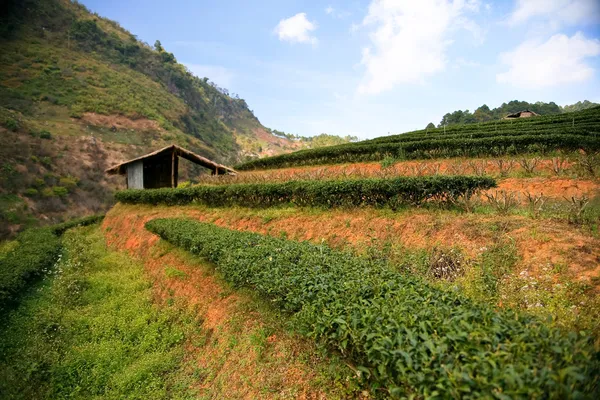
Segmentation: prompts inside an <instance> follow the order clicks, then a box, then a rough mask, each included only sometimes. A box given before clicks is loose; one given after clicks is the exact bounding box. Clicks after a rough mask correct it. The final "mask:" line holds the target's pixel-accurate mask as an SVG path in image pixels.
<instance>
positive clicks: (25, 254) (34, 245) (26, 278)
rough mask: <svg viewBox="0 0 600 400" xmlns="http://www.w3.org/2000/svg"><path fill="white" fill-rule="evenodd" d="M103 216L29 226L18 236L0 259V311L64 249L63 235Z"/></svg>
mask: <svg viewBox="0 0 600 400" xmlns="http://www.w3.org/2000/svg"><path fill="white" fill-rule="evenodd" d="M103 218H104V216H103V215H92V216H89V217H84V218H77V219H73V220H71V221H67V222H63V223H62V224H57V225H53V226H51V227H45V228H34V229H27V230H25V231H23V232H21V233H20V234H19V235H17V237H16V239H15V241H16V242H17V243H18V244H17V245H16V246H15V247H14V248H12V249H11V251H9V252H8V253H7V254H5V255H4V256H3V257H2V258H1V259H0V312H2V311H3V310H4V309H5V308H7V306H8V305H9V303H14V302H16V300H18V298H19V297H20V295H21V292H22V291H23V290H24V289H25V288H26V287H27V285H28V284H29V283H30V282H31V281H32V280H34V279H35V278H36V277H38V276H40V275H42V274H43V273H44V272H45V271H47V270H49V269H50V267H52V265H53V264H54V262H55V261H56V260H57V258H58V254H59V252H60V249H61V241H60V237H59V236H60V235H62V234H63V233H64V232H65V231H66V230H68V229H71V228H74V227H76V226H85V225H91V224H95V223H96V222H99V221H101V220H102V219H103Z"/></svg>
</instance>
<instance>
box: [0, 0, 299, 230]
mask: <svg viewBox="0 0 600 400" xmlns="http://www.w3.org/2000/svg"><path fill="white" fill-rule="evenodd" d="M171 143H176V144H179V145H182V146H184V147H186V148H189V149H191V150H192V151H195V152H197V153H199V154H201V155H203V156H206V157H209V158H212V159H214V160H216V161H219V162H222V163H226V164H233V163H235V162H237V161H239V160H240V159H241V158H242V157H245V156H255V157H256V156H260V155H275V154H279V153H281V152H285V151H291V150H293V149H297V148H299V147H302V146H303V144H302V143H298V142H295V141H292V140H289V139H287V138H280V137H276V136H275V135H273V134H271V132H270V131H269V130H267V129H266V128H265V127H264V126H262V124H261V123H260V121H259V120H258V119H257V118H256V117H255V116H254V114H253V113H252V112H251V111H250V109H249V108H248V105H247V104H246V102H245V101H244V100H243V99H240V98H238V97H237V96H235V97H234V96H230V95H229V93H228V92H227V90H226V89H222V88H219V87H217V86H216V85H214V84H213V83H211V82H210V81H209V80H208V78H203V79H200V78H197V77H195V76H194V75H193V74H191V73H190V72H189V71H188V70H187V69H186V68H185V67H184V66H183V65H181V64H179V63H177V61H176V59H175V57H174V56H173V54H171V53H169V52H168V51H166V50H165V49H164V48H163V47H162V45H161V44H160V42H158V41H157V43H156V44H155V46H154V47H150V46H149V45H148V44H145V43H142V42H140V41H139V40H138V39H137V38H136V37H135V36H134V35H132V34H131V33H129V32H128V31H126V30H125V29H123V28H121V27H120V26H119V24H118V23H116V22H114V21H110V20H107V19H105V18H102V17H100V16H98V15H96V14H93V13H91V12H90V11H88V10H87V9H86V8H85V7H84V6H83V5H80V4H78V3H72V2H70V1H68V0H9V1H8V2H3V3H2V5H0V158H1V160H2V161H1V162H0V171H1V172H2V174H1V175H0V225H1V226H2V228H0V237H1V236H3V235H6V234H8V233H10V232H12V231H14V230H15V229H19V228H21V227H22V226H24V225H28V224H33V223H36V220H37V219H42V220H45V219H48V220H50V221H56V220H60V219H63V218H64V217H69V216H73V215H79V214H85V213H90V212H98V211H101V210H103V209H106V208H107V207H108V205H110V204H111V202H112V194H111V193H112V190H113V189H114V188H115V187H117V186H119V185H122V184H123V182H122V179H119V178H111V179H109V178H108V177H106V176H105V175H104V174H103V173H102V171H103V170H104V169H105V168H107V167H109V166H110V165H111V164H113V163H115V162H119V161H123V160H126V159H129V158H132V157H135V156H139V155H141V154H144V153H146V152H149V151H151V150H154V149H156V148H159V147H162V146H165V145H167V144H171ZM199 173H201V169H200V168H199V167H196V166H191V165H187V166H186V165H185V164H184V165H183V171H182V174H183V178H184V179H185V178H186V177H190V176H196V175H197V174H199Z"/></svg>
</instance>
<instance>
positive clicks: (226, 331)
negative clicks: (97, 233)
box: [102, 209, 325, 399]
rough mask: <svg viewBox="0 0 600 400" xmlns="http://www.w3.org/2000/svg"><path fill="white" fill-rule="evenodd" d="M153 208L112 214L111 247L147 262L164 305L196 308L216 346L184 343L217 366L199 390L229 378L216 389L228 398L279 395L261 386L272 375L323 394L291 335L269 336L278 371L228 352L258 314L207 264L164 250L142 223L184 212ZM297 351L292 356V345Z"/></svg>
mask: <svg viewBox="0 0 600 400" xmlns="http://www.w3.org/2000/svg"><path fill="white" fill-rule="evenodd" d="M165 211H167V210H161V211H153V210H151V209H148V210H145V211H144V212H140V213H126V212H110V213H109V214H108V215H107V216H106V218H105V220H104V222H103V225H102V227H103V230H104V232H105V237H106V240H107V243H108V244H109V246H112V247H115V248H117V249H119V250H122V251H126V252H128V253H129V254H130V255H131V256H133V257H136V258H138V259H141V260H143V262H144V265H145V268H146V271H147V274H148V275H149V276H150V280H151V281H152V282H153V287H154V293H155V298H156V301H157V302H158V303H162V304H165V303H166V302H167V300H168V299H170V298H177V299H181V300H183V301H184V302H185V304H186V305H187V307H189V308H190V309H192V310H195V311H196V312H197V315H199V317H200V319H201V321H202V323H201V325H202V328H203V330H205V331H206V332H207V336H208V337H209V338H210V340H211V341H212V342H213V343H214V345H204V346H202V347H201V348H198V347H195V346H194V345H192V344H191V343H188V344H187V345H186V349H187V350H188V351H187V358H188V359H190V358H191V359H193V360H194V363H195V364H196V365H197V366H198V367H200V368H208V369H212V368H215V365H216V363H217V361H216V360H219V361H218V363H219V364H218V370H217V371H214V374H215V377H213V378H212V379H210V380H208V381H206V382H198V386H197V387H198V389H199V390H200V393H203V391H205V392H207V393H212V391H211V389H215V385H217V386H218V385H219V381H221V382H222V381H225V382H226V385H225V386H226V387H225V388H220V387H218V388H217V389H216V390H217V391H218V392H219V391H220V392H219V393H220V394H221V395H222V396H225V397H227V398H244V399H255V398H275V397H277V398H279V397H280V395H281V393H265V392H264V391H261V390H260V387H261V386H262V387H264V386H265V385H268V382H271V381H272V380H274V379H278V380H280V381H281V386H282V387H283V388H285V390H290V389H289V388H294V390H295V392H294V395H295V397H296V398H304V399H318V398H325V397H324V395H323V393H321V392H320V391H318V390H316V391H315V389H312V388H311V386H310V385H309V384H308V382H309V381H311V380H314V379H315V372H314V371H313V370H311V368H310V367H309V366H307V365H306V364H305V363H304V362H302V361H299V356H300V354H299V353H300V351H301V348H302V346H303V343H302V342H301V341H300V342H299V340H298V339H294V338H293V337H291V336H286V337H282V336H271V337H269V339H268V347H269V351H270V352H271V353H272V354H274V355H275V358H277V359H279V360H280V362H279V363H278V364H277V370H276V371H269V370H268V368H263V369H257V368H256V366H257V365H258V364H260V363H259V362H258V361H257V358H258V354H257V353H256V351H255V350H254V349H252V348H251V349H250V350H244V351H243V352H242V353H240V352H239V351H238V352H236V351H231V352H230V350H226V351H225V354H223V353H224V351H223V348H224V347H225V348H226V346H228V343H229V341H230V340H231V337H232V336H235V335H239V336H241V337H244V336H245V337H248V336H249V335H251V334H252V333H253V332H255V331H256V329H258V328H260V326H261V322H260V315H258V314H257V313H256V312H251V313H247V312H246V313H245V314H244V315H243V316H240V311H239V307H240V306H241V305H243V304H244V302H247V300H246V299H244V297H243V296H240V295H238V294H235V293H233V292H231V291H227V290H226V289H225V288H224V287H223V286H222V284H221V283H220V282H219V281H218V280H217V278H216V277H215V275H214V274H212V273H210V272H209V271H208V270H207V268H206V267H202V266H200V265H198V263H197V262H194V261H193V260H190V259H184V258H182V256H180V255H178V254H177V253H176V252H171V251H165V248H163V247H161V245H160V244H159V238H158V237H157V236H155V235H153V234H152V233H150V232H148V231H147V230H146V229H144V224H145V223H146V222H147V221H148V220H150V219H153V218H156V217H161V216H162V217H165V216H174V215H180V213H178V212H174V213H173V212H168V211H167V212H165ZM167 267H168V268H174V269H177V270H179V271H181V272H183V273H185V274H186V277H185V279H181V278H168V277H167V276H166V275H165V269H166V268H167ZM234 319H236V320H237V322H238V323H239V321H240V320H241V322H242V327H241V331H238V330H236V329H240V328H235V329H234V327H233V325H232V321H233V320H234ZM290 348H292V349H296V351H297V354H291V355H290V354H289V353H290V351H289V349H290Z"/></svg>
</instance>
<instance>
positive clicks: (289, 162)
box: [236, 131, 600, 171]
mask: <svg viewBox="0 0 600 400" xmlns="http://www.w3.org/2000/svg"><path fill="white" fill-rule="evenodd" d="M542 132H544V131H542ZM557 150H562V151H576V150H584V151H586V152H595V151H598V150H600V137H599V136H594V135H585V136H584V135H572V134H547V133H541V134H527V135H505V136H503V135H494V136H490V137H475V138H471V137H457V138H455V137H453V136H449V137H444V136H439V137H435V138H432V137H431V136H425V135H423V136H422V139H420V140H411V141H407V142H383V143H378V142H375V143H368V142H364V143H363V142H359V143H352V144H345V145H339V146H330V147H320V148H317V149H307V150H300V151H296V152H293V153H287V154H280V155H278V156H273V157H265V158H259V159H255V160H251V161H248V162H246V163H243V164H241V165H238V166H236V169H237V170H240V171H246V170H256V169H271V168H287V167H295V166H304V165H319V164H336V163H356V162H365V161H380V160H382V159H384V158H385V157H393V158H396V159H399V160H404V159H406V160H409V159H410V160H412V159H435V158H449V157H489V156H493V157H498V156H503V155H517V154H538V153H539V154H541V153H546V152H550V151H557Z"/></svg>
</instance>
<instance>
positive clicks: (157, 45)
mask: <svg viewBox="0 0 600 400" xmlns="http://www.w3.org/2000/svg"><path fill="white" fill-rule="evenodd" d="M154 50H156V51H158V52H159V53H162V52H163V51H165V49H164V48H163V47H162V44H161V43H160V40H157V41H156V42H154Z"/></svg>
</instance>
